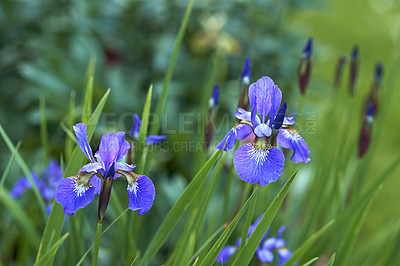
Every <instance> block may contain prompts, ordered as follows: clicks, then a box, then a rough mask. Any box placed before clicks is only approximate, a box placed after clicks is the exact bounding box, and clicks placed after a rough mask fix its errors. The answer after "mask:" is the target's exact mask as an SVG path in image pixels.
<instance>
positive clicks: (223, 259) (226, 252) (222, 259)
mask: <svg viewBox="0 0 400 266" xmlns="http://www.w3.org/2000/svg"><path fill="white" fill-rule="evenodd" d="M236 249H237V247H234V246H226V247H224V248H223V249H222V250H221V252H220V253H219V254H218V257H217V260H216V263H223V264H225V263H227V262H228V261H229V259H230V257H231V256H232V255H233V253H235V251H236Z"/></svg>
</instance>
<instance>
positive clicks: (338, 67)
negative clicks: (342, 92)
mask: <svg viewBox="0 0 400 266" xmlns="http://www.w3.org/2000/svg"><path fill="white" fill-rule="evenodd" d="M346 61H347V57H346V55H342V56H340V57H339V59H338V61H337V64H336V71H335V80H334V86H335V88H339V86H340V82H341V80H342V76H343V68H344V65H345V63H346Z"/></svg>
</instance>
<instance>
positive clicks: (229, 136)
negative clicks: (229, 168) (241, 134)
mask: <svg viewBox="0 0 400 266" xmlns="http://www.w3.org/2000/svg"><path fill="white" fill-rule="evenodd" d="M225 142H226V145H225ZM235 142H236V137H235V132H234V129H233V128H232V129H231V130H229V132H228V133H226V135H225V137H224V138H223V139H222V140H221V142H220V143H218V145H217V149H218V150H222V149H224V151H229V150H231V149H232V148H233V146H234V145H235ZM224 145H225V148H224Z"/></svg>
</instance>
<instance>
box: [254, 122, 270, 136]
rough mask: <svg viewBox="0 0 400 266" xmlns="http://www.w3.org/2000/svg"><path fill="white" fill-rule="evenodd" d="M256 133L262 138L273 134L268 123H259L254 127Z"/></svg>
mask: <svg viewBox="0 0 400 266" xmlns="http://www.w3.org/2000/svg"><path fill="white" fill-rule="evenodd" d="M254 133H255V134H256V135H257V136H258V137H260V138H261V137H269V136H271V133H272V129H271V128H270V127H269V126H267V124H259V125H258V126H257V127H256V128H255V129H254Z"/></svg>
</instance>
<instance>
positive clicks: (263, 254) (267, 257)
mask: <svg viewBox="0 0 400 266" xmlns="http://www.w3.org/2000/svg"><path fill="white" fill-rule="evenodd" d="M257 257H258V258H259V259H260V261H261V262H262V263H272V261H273V260H274V254H273V253H272V251H270V250H268V249H261V248H259V249H257Z"/></svg>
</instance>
